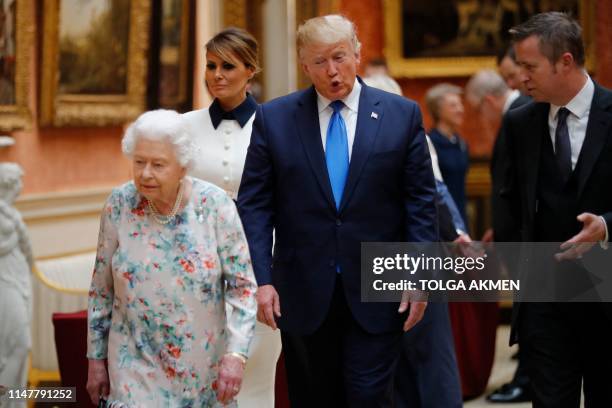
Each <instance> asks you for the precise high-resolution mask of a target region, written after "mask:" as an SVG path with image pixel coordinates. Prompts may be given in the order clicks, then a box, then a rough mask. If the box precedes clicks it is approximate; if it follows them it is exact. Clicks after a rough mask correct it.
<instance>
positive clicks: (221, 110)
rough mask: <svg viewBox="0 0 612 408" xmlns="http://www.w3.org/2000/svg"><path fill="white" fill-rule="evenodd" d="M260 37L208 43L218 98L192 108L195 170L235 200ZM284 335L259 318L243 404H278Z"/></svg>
mask: <svg viewBox="0 0 612 408" xmlns="http://www.w3.org/2000/svg"><path fill="white" fill-rule="evenodd" d="M257 60H258V58H257V41H256V40H255V38H253V36H252V35H251V34H249V33H248V32H246V31H244V30H241V29H238V28H228V29H225V30H223V31H221V32H219V33H218V34H216V35H215V36H214V37H213V38H212V39H211V40H210V41H209V42H208V43H207V44H206V72H205V80H206V85H207V87H208V90H209V92H210V93H211V95H212V96H213V97H214V98H215V99H214V101H213V103H212V104H211V106H210V107H209V108H206V109H200V110H196V111H192V112H188V113H186V114H185V115H184V116H185V118H186V119H187V121H188V122H189V125H190V128H191V131H192V132H193V134H194V136H195V139H196V141H197V143H198V144H199V146H200V155H199V158H198V159H197V160H196V162H195V166H194V167H193V170H192V171H191V174H192V175H193V176H195V177H198V178H201V179H203V180H206V181H209V182H212V183H214V184H216V185H218V186H219V187H221V188H222V189H224V190H225V191H226V192H227V194H228V195H229V196H230V197H232V198H233V199H234V200H235V199H236V197H237V196H238V187H239V186H240V179H241V178H242V171H243V168H244V161H245V158H246V153H247V148H248V146H249V141H250V139H251V129H252V125H253V120H254V118H255V110H256V108H257V103H256V102H255V99H254V98H253V97H252V96H251V95H250V94H248V93H247V86H248V83H249V81H250V80H251V79H252V78H253V76H254V75H255V74H256V73H257V72H258V71H259V70H260V68H259V64H258V61H257ZM280 350H281V341H280V334H279V332H278V331H273V330H272V329H271V328H270V327H268V326H266V325H264V324H261V323H259V322H258V323H257V326H256V328H255V337H254V338H253V343H252V345H251V352H250V355H249V361H248V364H247V366H246V371H245V373H244V379H243V384H242V389H241V391H240V393H239V394H238V397H237V398H238V404H239V405H240V406H242V407H246V408H250V407H273V406H274V380H275V373H276V362H277V360H278V357H279V354H280Z"/></svg>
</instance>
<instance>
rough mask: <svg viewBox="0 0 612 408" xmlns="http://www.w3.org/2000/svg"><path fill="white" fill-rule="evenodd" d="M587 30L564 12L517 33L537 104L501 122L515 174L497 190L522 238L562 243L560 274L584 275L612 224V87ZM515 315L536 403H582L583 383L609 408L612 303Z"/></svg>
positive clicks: (553, 265) (524, 73)
mask: <svg viewBox="0 0 612 408" xmlns="http://www.w3.org/2000/svg"><path fill="white" fill-rule="evenodd" d="M581 32H582V30H581V28H580V26H579V24H578V23H577V22H576V21H575V20H573V19H572V18H570V17H569V16H568V15H566V14H564V13H559V12H549V13H542V14H538V15H535V16H533V17H532V18H530V19H529V20H528V21H527V22H525V23H523V24H521V25H519V26H517V27H514V28H513V29H511V30H510V34H511V36H512V39H513V42H514V48H515V51H516V60H517V63H518V64H519V66H520V67H521V80H522V81H523V83H524V84H525V88H526V89H527V92H528V94H529V95H530V96H531V97H532V98H533V100H534V101H535V103H530V104H527V105H524V106H522V107H520V108H517V109H514V110H511V111H509V112H508V113H507V115H506V118H505V120H504V124H503V132H504V133H505V136H506V137H505V140H506V142H507V143H508V146H509V149H510V150H509V152H510V153H509V162H508V174H509V177H510V178H509V183H508V184H507V185H506V186H504V187H503V188H502V190H501V192H500V194H501V198H502V199H503V200H505V202H506V207H505V208H507V209H509V211H510V212H511V214H509V215H508V216H510V217H512V218H513V219H516V220H518V228H519V231H520V239H521V240H522V241H526V242H559V243H562V244H561V245H560V246H561V248H560V249H559V255H558V256H557V260H554V259H552V258H551V259H550V261H547V262H548V264H547V265H549V269H550V271H554V272H558V271H561V270H565V269H562V268H568V267H569V268H574V269H573V270H572V272H575V273H586V271H585V270H584V269H580V268H577V267H576V266H572V265H575V264H573V263H569V260H572V259H576V258H579V257H581V256H582V255H583V254H584V253H585V252H586V251H588V250H596V249H597V247H595V245H597V243H598V242H599V244H600V245H601V246H602V247H606V246H607V244H608V241H609V234H608V232H609V231H610V228H612V189H610V180H612V165H611V164H610V163H612V92H610V91H609V90H607V89H604V88H602V87H601V86H599V85H597V84H596V83H594V82H593V80H592V79H591V78H590V77H589V75H588V74H587V73H586V70H585V69H584V62H585V53H584V46H583V43H582V34H581ZM564 262H565V263H564ZM535 272H538V271H535ZM539 272H540V275H541V273H542V272H543V271H542V270H540V271H539ZM513 312H514V313H513V331H512V334H511V342H516V341H517V339H518V342H519V345H520V349H521V354H522V355H521V357H522V358H524V360H525V363H526V365H527V372H528V375H529V378H530V380H531V383H532V388H533V393H534V395H533V403H534V407H579V406H580V395H581V389H582V387H584V388H583V391H584V396H585V406H587V407H589V406H591V407H608V406H610V404H611V401H612V396H611V395H610V390H609V378H610V373H609V370H610V367H611V366H612V348H611V347H610V344H612V320H611V316H612V313H611V312H612V310H611V308H610V304H609V303H601V302H600V303H576V302H574V303H570V302H567V303H561V302H554V303H553V302H550V303H520V304H519V303H515V305H514V311H513Z"/></svg>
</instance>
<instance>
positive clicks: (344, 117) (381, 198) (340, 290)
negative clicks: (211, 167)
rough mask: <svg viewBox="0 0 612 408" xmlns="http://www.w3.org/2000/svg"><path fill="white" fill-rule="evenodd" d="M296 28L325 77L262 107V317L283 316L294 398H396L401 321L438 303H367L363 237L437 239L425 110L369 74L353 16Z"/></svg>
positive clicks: (386, 401)
mask: <svg viewBox="0 0 612 408" xmlns="http://www.w3.org/2000/svg"><path fill="white" fill-rule="evenodd" d="M297 37H298V51H299V58H300V63H301V65H302V68H303V70H304V72H305V73H306V75H307V76H308V77H309V78H310V79H311V80H312V82H313V85H314V86H313V87H311V88H309V89H307V90H305V91H300V92H296V93H293V94H290V95H288V96H285V97H282V98H279V99H276V100H273V101H271V102H268V103H266V104H264V105H262V106H261V108H260V109H259V111H258V112H257V114H256V118H255V122H254V124H253V134H252V137H251V144H250V146H249V150H248V153H247V158H246V163H245V168H244V173H243V176H242V183H241V186H240V191H239V194H238V206H239V210H240V215H241V218H242V222H243V224H244V227H245V231H246V235H247V238H248V241H249V247H250V251H251V256H252V259H253V266H254V269H255V273H256V276H257V280H258V283H259V290H258V295H257V296H258V303H259V311H258V317H259V319H260V320H261V321H263V322H265V323H266V324H268V325H270V326H271V327H273V328H276V327H277V324H278V326H279V327H280V329H281V338H282V342H283V350H284V353H285V360H286V368H287V378H288V383H289V396H290V400H291V405H292V407H294V408H295V407H314V406H317V407H321V406H334V407H342V406H351V407H385V406H391V391H392V378H393V367H394V363H395V361H396V359H397V356H398V355H399V344H400V343H399V342H400V338H401V333H402V327H403V329H404V330H409V329H410V328H411V327H413V326H414V325H415V324H416V323H417V322H418V321H419V320H420V319H421V317H422V315H423V311H424V309H425V306H426V303H425V302H424V301H422V300H420V301H419V300H416V299H414V298H413V299H410V300H409V301H408V302H402V303H401V304H399V305H398V304H397V303H395V304H392V303H365V302H362V301H361V298H360V293H361V274H360V258H361V242H367V241H379V242H385V241H412V242H419V241H420V242H422V241H435V240H436V225H435V219H436V208H435V202H434V196H435V191H436V188H435V184H434V177H433V172H432V168H431V161H430V158H429V153H428V149H427V145H426V142H425V135H424V132H423V127H422V123H421V114H420V111H419V108H418V106H417V105H416V104H415V103H414V102H412V101H409V100H407V99H405V98H402V97H400V96H396V95H392V94H389V93H386V92H383V91H380V90H377V89H374V88H370V87H368V86H366V85H365V84H363V83H362V81H361V80H360V79H359V78H357V76H356V71H357V66H358V64H359V47H360V44H359V41H358V39H357V36H356V34H355V29H354V26H353V24H352V23H351V22H350V21H349V20H347V19H346V18H344V17H341V16H324V17H317V18H314V19H311V20H308V21H307V22H305V23H304V24H303V25H302V26H300V28H299V30H298V35H297ZM273 231H274V234H275V242H274V255H272V232H273ZM398 306H399V310H398ZM407 309H409V313H408V315H407V316H406V313H404V312H405V311H406V310H407ZM398 311H399V313H398Z"/></svg>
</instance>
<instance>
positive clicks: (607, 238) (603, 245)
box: [599, 216, 610, 249]
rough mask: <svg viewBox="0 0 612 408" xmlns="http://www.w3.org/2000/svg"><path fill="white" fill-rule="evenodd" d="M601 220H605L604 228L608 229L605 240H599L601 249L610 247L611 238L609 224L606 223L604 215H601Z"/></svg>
mask: <svg viewBox="0 0 612 408" xmlns="http://www.w3.org/2000/svg"><path fill="white" fill-rule="evenodd" d="M599 219H600V220H601V222H603V225H604V228H605V230H606V235H605V237H604V239H603V240H601V241H599V246H600V247H601V249H608V241H609V240H610V236H609V235H608V224H607V223H606V219H605V218H604V217H602V216H599Z"/></svg>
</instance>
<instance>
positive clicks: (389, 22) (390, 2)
mask: <svg viewBox="0 0 612 408" xmlns="http://www.w3.org/2000/svg"><path fill="white" fill-rule="evenodd" d="M593 5H594V1H593V0H580V23H581V25H582V27H583V38H584V43H585V44H586V45H587V50H586V54H587V64H586V66H587V69H591V68H592V67H594V55H595V47H594V44H593V42H592V41H591V40H592V39H593V38H594V35H593V33H594V24H593V22H594V20H593V10H594V7H593ZM384 24H385V49H384V54H385V57H386V58H387V63H388V64H389V70H390V73H391V75H392V76H394V77H405V78H419V77H449V76H469V75H472V74H474V73H475V72H477V71H478V70H481V69H485V68H492V69H495V68H496V61H495V56H486V57H440V58H405V57H404V56H403V55H402V49H403V44H402V35H401V32H402V0H384Z"/></svg>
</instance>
